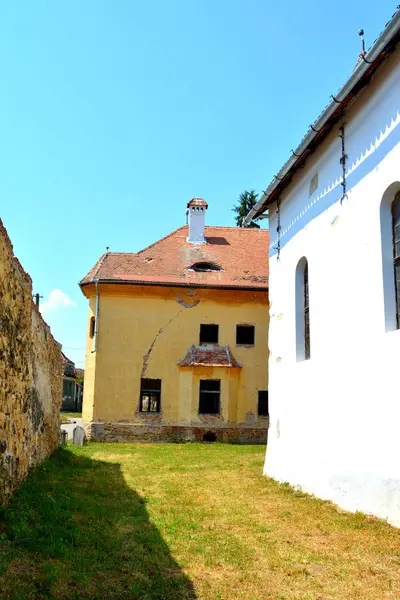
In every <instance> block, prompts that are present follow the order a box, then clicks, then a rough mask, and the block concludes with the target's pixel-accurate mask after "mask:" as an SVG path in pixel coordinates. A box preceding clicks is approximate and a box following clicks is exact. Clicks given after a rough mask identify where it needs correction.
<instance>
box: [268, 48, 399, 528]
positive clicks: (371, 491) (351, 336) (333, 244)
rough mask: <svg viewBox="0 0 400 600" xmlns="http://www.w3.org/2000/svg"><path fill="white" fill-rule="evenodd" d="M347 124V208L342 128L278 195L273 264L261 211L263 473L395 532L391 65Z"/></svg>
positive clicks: (394, 113) (395, 114)
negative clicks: (265, 253) (388, 296)
mask: <svg viewBox="0 0 400 600" xmlns="http://www.w3.org/2000/svg"><path fill="white" fill-rule="evenodd" d="M397 54H399V53H397ZM344 121H345V122H346V134H345V135H346V153H347V154H348V160H347V180H348V186H349V188H348V195H347V198H345V199H344V201H343V202H342V203H341V202H340V198H341V194H342V187H341V185H340V182H341V165H340V163H339V160H340V156H341V145H340V139H339V138H338V133H339V126H340V124H341V123H339V124H338V125H337V127H336V128H335V129H334V130H333V131H332V133H331V135H330V136H329V138H328V139H327V140H326V141H325V142H324V144H323V145H322V146H321V147H320V148H319V149H318V151H317V152H316V153H314V154H313V155H312V156H310V158H309V159H308V161H307V164H306V166H305V168H304V169H302V170H301V171H300V172H299V173H298V174H297V175H296V176H295V177H294V178H293V180H292V182H291V185H290V187H289V188H287V189H286V190H285V192H284V194H283V195H282V197H281V227H282V233H281V241H280V243H281V250H280V257H279V260H278V258H277V250H276V246H277V232H276V230H277V214H276V206H273V207H271V210H270V229H271V248H270V333H269V345H270V364H269V374H270V375H269V378H270V381H269V395H270V415H271V418H270V422H271V425H270V430H269V439H268V448H267V453H266V461H265V474H267V475H269V476H272V477H274V478H276V479H278V480H279V481H288V482H290V483H291V484H292V485H299V486H300V487H301V488H302V489H304V490H305V491H307V492H310V493H314V494H316V495H317V496H319V497H321V498H325V499H330V500H332V501H334V502H335V503H337V504H339V505H340V506H342V507H343V508H345V509H348V510H352V511H355V510H361V511H364V512H367V513H372V514H375V515H377V516H379V517H382V518H384V519H388V521H389V522H390V523H393V524H396V525H400V331H399V330H395V331H389V332H387V331H386V327H385V306H384V294H383V275H382V243H381V229H380V206H381V201H382V197H383V195H384V193H385V190H387V188H388V187H389V186H390V185H391V184H393V182H396V181H397V182H400V64H399V57H398V56H397V57H396V56H393V57H392V58H391V59H390V62H388V63H387V64H386V65H385V66H384V67H383V68H382V69H381V71H380V72H379V73H378V74H377V75H376V76H375V78H374V80H373V82H372V84H371V85H370V86H369V87H368V88H367V89H366V90H364V91H363V93H362V95H361V97H360V98H359V99H358V100H357V101H356V102H355V103H354V104H353V105H352V106H351V107H350V109H349V110H348V113H347V114H346V116H345V118H344ZM316 171H318V178H319V186H318V189H317V190H316V192H315V193H314V194H313V195H312V196H311V197H310V196H309V183H310V180H311V178H312V177H313V175H314V174H315V172H316ZM394 189H395V186H394V187H392V188H391V190H394ZM399 189H400V183H399ZM303 256H305V257H306V258H307V260H308V273H309V299H310V333H311V359H310V360H307V361H302V362H297V361H296V336H295V333H296V332H295V270H296V265H297V263H298V261H299V260H300V259H301V258H302V257H303Z"/></svg>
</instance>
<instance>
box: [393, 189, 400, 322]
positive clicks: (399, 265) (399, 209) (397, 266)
mask: <svg viewBox="0 0 400 600" xmlns="http://www.w3.org/2000/svg"><path fill="white" fill-rule="evenodd" d="M392 236H393V270H394V296H395V304H396V329H400V192H397V194H396V195H395V197H394V200H393V204H392Z"/></svg>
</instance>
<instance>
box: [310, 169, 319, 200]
mask: <svg viewBox="0 0 400 600" xmlns="http://www.w3.org/2000/svg"><path fill="white" fill-rule="evenodd" d="M317 189H318V173H315V175H314V177H313V178H312V179H311V181H310V188H309V195H310V196H311V195H312V194H313V193H314V192H315V190H317Z"/></svg>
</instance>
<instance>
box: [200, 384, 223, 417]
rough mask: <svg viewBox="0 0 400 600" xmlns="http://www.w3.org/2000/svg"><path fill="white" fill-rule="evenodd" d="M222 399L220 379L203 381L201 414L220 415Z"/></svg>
mask: <svg viewBox="0 0 400 600" xmlns="http://www.w3.org/2000/svg"><path fill="white" fill-rule="evenodd" d="M220 397H221V381H220V380H219V379H201V380H200V400H199V413H200V414H203V415H219V411H220Z"/></svg>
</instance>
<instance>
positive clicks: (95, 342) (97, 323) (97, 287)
mask: <svg viewBox="0 0 400 600" xmlns="http://www.w3.org/2000/svg"><path fill="white" fill-rule="evenodd" d="M98 332H99V280H98V279H96V309H95V321H94V341H93V352H96V350H97V335H98Z"/></svg>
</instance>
